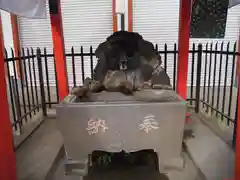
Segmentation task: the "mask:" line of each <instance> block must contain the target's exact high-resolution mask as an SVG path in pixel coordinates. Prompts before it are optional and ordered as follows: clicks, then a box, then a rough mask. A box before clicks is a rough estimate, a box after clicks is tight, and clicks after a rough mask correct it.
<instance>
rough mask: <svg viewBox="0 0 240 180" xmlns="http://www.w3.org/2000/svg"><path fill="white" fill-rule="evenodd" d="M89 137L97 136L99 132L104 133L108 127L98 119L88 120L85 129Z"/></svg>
mask: <svg viewBox="0 0 240 180" xmlns="http://www.w3.org/2000/svg"><path fill="white" fill-rule="evenodd" d="M86 130H87V131H88V133H89V135H93V134H97V133H99V132H103V133H104V132H106V131H107V130H108V126H107V123H106V121H105V120H102V119H100V118H96V119H94V118H91V119H89V120H88V127H87V129H86Z"/></svg>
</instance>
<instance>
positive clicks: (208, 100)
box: [207, 43, 213, 113]
mask: <svg viewBox="0 0 240 180" xmlns="http://www.w3.org/2000/svg"><path fill="white" fill-rule="evenodd" d="M212 52H213V43H211V45H210V58H209V71H208V73H209V74H208V90H207V103H208V104H210V87H211V71H212ZM208 112H209V107H208V106H207V113H208Z"/></svg>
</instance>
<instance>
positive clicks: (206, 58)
mask: <svg viewBox="0 0 240 180" xmlns="http://www.w3.org/2000/svg"><path fill="white" fill-rule="evenodd" d="M205 50H206V52H205V62H204V64H205V66H204V80H203V101H204V102H205V98H206V94H205V93H206V81H207V61H208V57H207V50H208V43H207V44H206V47H205ZM202 107H203V108H204V107H205V104H204V103H203V104H202Z"/></svg>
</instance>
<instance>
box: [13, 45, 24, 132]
mask: <svg viewBox="0 0 240 180" xmlns="http://www.w3.org/2000/svg"><path fill="white" fill-rule="evenodd" d="M11 53H12V58H14V57H15V56H14V51H13V49H12V48H11ZM17 62H19V61H17ZM15 63H16V62H15V61H12V64H13V73H14V84H13V89H14V90H16V93H15V92H14V95H15V99H16V110H17V120H19V119H20V118H21V116H22V111H21V106H20V96H19V94H20V93H19V89H18V79H17V70H16V64H15ZM21 126H22V121H20V122H19V127H20V128H21Z"/></svg>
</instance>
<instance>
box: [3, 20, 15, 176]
mask: <svg viewBox="0 0 240 180" xmlns="http://www.w3.org/2000/svg"><path fill="white" fill-rule="evenodd" d="M0 21H1V19H0ZM3 47H4V44H3V35H2V27H0V99H1V103H0V109H1V118H0V179H1V180H17V175H16V162H15V154H14V150H13V137H12V126H11V121H10V115H9V105H8V97H7V86H6V79H5V77H6V76H5V75H6V73H5V66H4V49H3Z"/></svg>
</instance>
